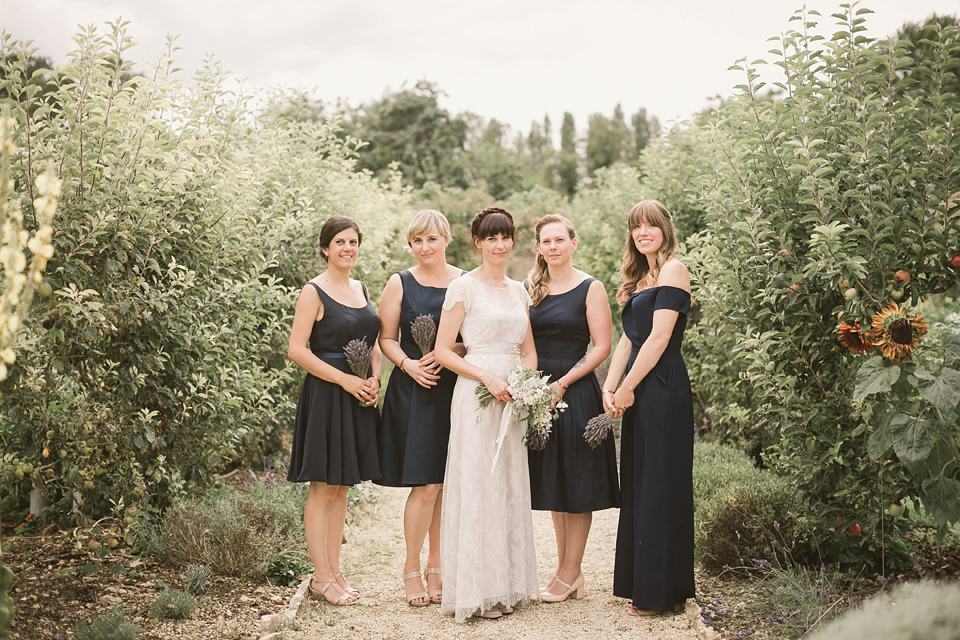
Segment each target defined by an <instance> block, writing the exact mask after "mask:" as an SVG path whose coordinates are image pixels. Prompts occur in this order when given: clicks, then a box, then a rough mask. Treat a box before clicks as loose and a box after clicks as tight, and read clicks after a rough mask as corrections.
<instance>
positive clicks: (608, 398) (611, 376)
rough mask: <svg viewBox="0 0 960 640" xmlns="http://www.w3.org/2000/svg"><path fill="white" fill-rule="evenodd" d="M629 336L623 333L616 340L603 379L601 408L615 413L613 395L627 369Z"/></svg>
mask: <svg viewBox="0 0 960 640" xmlns="http://www.w3.org/2000/svg"><path fill="white" fill-rule="evenodd" d="M631 348H632V347H631V344H630V338H628V337H627V334H626V333H624V334H623V335H621V336H620V341H619V342H617V348H616V349H614V351H613V358H611V359H610V368H609V369H607V377H606V379H604V381H603V386H602V387H601V389H603V408H604V409H605V410H607V411H613V412H614V413H616V409H615V408H614V406H613V395H614V392H615V391H616V389H617V387H618V386H620V380H622V379H623V374H624V373H625V372H626V370H627V362H629V361H630V351H631Z"/></svg>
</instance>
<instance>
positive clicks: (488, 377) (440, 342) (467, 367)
mask: <svg viewBox="0 0 960 640" xmlns="http://www.w3.org/2000/svg"><path fill="white" fill-rule="evenodd" d="M466 315H467V312H466V308H465V307H464V305H463V302H462V301H461V302H456V303H454V305H453V306H452V307H450V308H449V309H444V310H443V313H442V314H441V315H440V326H439V327H438V328H437V342H436V347H435V348H434V351H433V353H434V358H435V359H436V361H437V362H439V363H440V366H441V367H445V368H447V369H449V370H450V371H453V372H454V373H455V374H457V375H458V376H463V377H465V378H470V379H471V380H479V381H480V382H481V384H483V385H484V386H485V387H486V388H487V390H488V391H490V395H492V396H493V397H494V398H495V399H496V400H497V401H498V402H506V401H507V400H509V399H510V397H509V394H508V393H507V383H506V382H504V381H503V380H501V379H500V378H498V377H496V376H495V375H493V374H492V373H490V372H489V371H487V370H486V369H482V368H480V367H478V366H476V365H475V364H470V363H469V362H467V361H466V360H464V359H463V357H462V356H460V355H459V354H457V352H456V350H455V345H456V340H457V334H458V333H460V327H461V326H462V325H463V319H464V317H466ZM534 357H536V356H534Z"/></svg>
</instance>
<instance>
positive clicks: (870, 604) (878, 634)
mask: <svg viewBox="0 0 960 640" xmlns="http://www.w3.org/2000/svg"><path fill="white" fill-rule="evenodd" d="M958 637H960V585H957V584H956V583H950V584H940V585H934V584H930V583H905V584H900V585H897V586H895V587H894V588H893V589H892V590H891V591H890V592H889V593H879V594H877V595H876V596H874V597H873V598H871V599H870V600H868V601H867V602H865V603H864V605H863V607H862V608H860V609H859V610H857V611H851V612H849V613H847V614H846V615H845V616H843V617H842V618H840V619H839V620H835V621H833V622H832V623H830V624H828V625H827V626H826V627H824V628H823V629H822V630H820V631H819V632H818V633H817V634H816V635H814V636H813V639H814V640H830V639H833V638H843V639H844V640H874V639H875V638H896V639H897V640H953V639H954V638H958Z"/></svg>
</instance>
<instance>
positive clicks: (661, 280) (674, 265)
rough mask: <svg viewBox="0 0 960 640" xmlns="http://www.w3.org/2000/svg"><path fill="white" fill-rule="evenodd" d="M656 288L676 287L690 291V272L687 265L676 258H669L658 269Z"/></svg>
mask: <svg viewBox="0 0 960 640" xmlns="http://www.w3.org/2000/svg"><path fill="white" fill-rule="evenodd" d="M657 286H658V287H676V288H678V289H683V290H684V291H687V292H689V291H690V272H689V271H688V270H687V265H685V264H683V263H682V262H680V261H679V260H677V259H676V258H671V259H670V260H667V262H666V263H665V264H664V265H663V266H662V267H661V268H660V274H659V276H658V277H657Z"/></svg>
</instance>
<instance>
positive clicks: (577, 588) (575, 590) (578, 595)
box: [540, 573, 584, 602]
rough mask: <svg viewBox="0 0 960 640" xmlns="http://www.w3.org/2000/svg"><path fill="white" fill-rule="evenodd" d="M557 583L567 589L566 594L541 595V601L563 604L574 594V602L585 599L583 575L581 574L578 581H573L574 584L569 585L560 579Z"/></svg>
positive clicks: (548, 593)
mask: <svg viewBox="0 0 960 640" xmlns="http://www.w3.org/2000/svg"><path fill="white" fill-rule="evenodd" d="M556 583H558V584H560V585H562V586H563V588H564V589H566V590H567V591H566V593H561V594H556V593H550V592H546V593H541V594H540V599H541V600H543V601H544V602H563V601H564V600H566V599H567V598H569V597H570V595H571V594H573V598H574V600H580V599H582V598H583V592H584V586H583V574H582V573H581V574H580V575H579V576H578V577H577V579H576V580H574V581H573V584H567V583H566V582H564V581H563V580H561V579H560V578H557V580H556Z"/></svg>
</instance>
